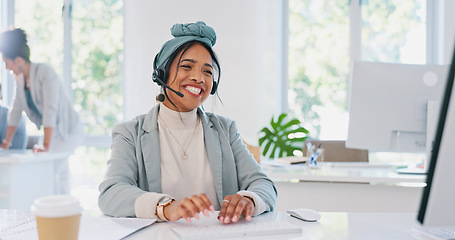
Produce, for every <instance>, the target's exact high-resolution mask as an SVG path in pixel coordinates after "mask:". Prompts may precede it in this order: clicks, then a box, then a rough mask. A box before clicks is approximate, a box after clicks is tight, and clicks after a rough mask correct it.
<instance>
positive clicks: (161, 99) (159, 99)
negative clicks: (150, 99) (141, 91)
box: [156, 93, 165, 102]
mask: <svg viewBox="0 0 455 240" xmlns="http://www.w3.org/2000/svg"><path fill="white" fill-rule="evenodd" d="M164 99H165V97H164V94H162V93H160V94H158V95H157V96H156V101H157V102H164Z"/></svg>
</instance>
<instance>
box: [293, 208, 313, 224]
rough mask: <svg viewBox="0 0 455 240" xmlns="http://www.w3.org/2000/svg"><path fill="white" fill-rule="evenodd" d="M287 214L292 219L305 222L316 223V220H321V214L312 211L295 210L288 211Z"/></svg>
mask: <svg viewBox="0 0 455 240" xmlns="http://www.w3.org/2000/svg"><path fill="white" fill-rule="evenodd" d="M287 213H289V215H291V216H292V217H295V218H298V219H300V220H303V221H306V222H316V221H317V220H319V219H321V214H319V213H318V212H316V211H314V210H312V209H305V208H296V209H292V210H288V211H287Z"/></svg>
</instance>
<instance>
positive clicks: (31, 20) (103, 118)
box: [1, 0, 123, 145]
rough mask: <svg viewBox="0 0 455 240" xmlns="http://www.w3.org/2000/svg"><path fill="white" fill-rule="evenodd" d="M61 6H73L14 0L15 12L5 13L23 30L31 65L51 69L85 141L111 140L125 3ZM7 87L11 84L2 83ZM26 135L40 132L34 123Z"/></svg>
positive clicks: (118, 114) (118, 104) (117, 117)
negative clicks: (68, 98) (76, 114)
mask: <svg viewBox="0 0 455 240" xmlns="http://www.w3.org/2000/svg"><path fill="white" fill-rule="evenodd" d="M6 2H9V1H6V0H3V2H2V3H3V4H2V6H3V5H5V4H6ZM64 2H71V1H63V0H46V1H43V0H15V2H14V13H11V12H8V14H10V15H13V16H14V27H17V28H22V29H24V30H25V31H26V33H27V35H28V43H29V46H30V49H31V60H32V61H33V62H42V63H47V64H49V65H51V66H52V67H53V68H54V70H55V71H56V72H57V74H58V75H59V76H60V77H61V79H62V80H63V81H64V84H65V86H67V89H68V93H69V94H70V96H72V97H73V100H74V105H75V108H76V110H77V111H78V112H79V115H80V117H81V119H82V121H83V122H84V123H85V130H86V134H87V135H88V136H89V138H88V140H90V139H92V138H90V136H99V135H101V136H109V135H110V132H111V129H112V127H113V126H114V125H115V124H117V123H118V122H119V121H121V120H122V117H123V114H122V113H123V111H122V106H123V98H122V94H121V77H122V76H121V60H122V58H121V57H122V55H121V54H122V50H123V15H122V8H123V1H121V0H108V1H104V0H97V1H90V0H78V1H73V3H72V4H71V6H64ZM67 5H68V4H67ZM62 6H64V7H63V8H62ZM65 7H68V8H67V10H68V9H69V11H65ZM88 10H89V11H88ZM6 17H7V16H2V17H1V18H2V19H3V20H4V19H5V18H6ZM4 25H5V24H3V25H2V26H4ZM9 25H12V24H11V23H10V24H8V25H7V26H9ZM4 28H6V27H5V26H4ZM68 33H70V34H68ZM65 71H66V72H65ZM8 77H9V76H8V75H7V74H5V75H2V78H8ZM8 83H10V85H11V84H12V83H13V81H5V85H7V84H8ZM10 87H11V86H9V88H8V89H9V91H11V92H12V89H11V88H10ZM9 104H12V103H9ZM27 130H28V132H29V133H31V134H41V131H42V129H41V130H40V131H37V130H36V127H34V126H33V124H29V125H28V128H27ZM96 139H100V138H96ZM103 139H108V138H107V137H106V138H103ZM92 142H93V141H92ZM87 143H89V144H90V141H88V142H86V144H87ZM109 143H110V142H109V141H107V142H106V143H104V145H108V144H109Z"/></svg>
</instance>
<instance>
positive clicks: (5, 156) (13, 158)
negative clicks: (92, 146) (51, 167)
mask: <svg viewBox="0 0 455 240" xmlns="http://www.w3.org/2000/svg"><path fill="white" fill-rule="evenodd" d="M71 154H72V153H71V152H43V153H34V152H33V151H32V150H8V151H5V152H1V153H0V164H2V163H26V162H38V161H51V160H57V159H66V158H68V157H69V156H70V155H71Z"/></svg>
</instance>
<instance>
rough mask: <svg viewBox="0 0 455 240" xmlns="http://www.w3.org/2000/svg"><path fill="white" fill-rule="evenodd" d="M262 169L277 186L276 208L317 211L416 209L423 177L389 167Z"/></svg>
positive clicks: (267, 167) (395, 210)
mask: <svg viewBox="0 0 455 240" xmlns="http://www.w3.org/2000/svg"><path fill="white" fill-rule="evenodd" d="M262 169H263V170H264V172H265V173H266V174H267V175H268V176H269V177H270V178H271V179H272V180H273V181H274V182H275V185H276V187H277V191H278V202H277V210H278V211H284V210H286V209H290V208H298V207H305V208H311V209H315V210H317V211H320V212H417V210H418V207H419V204H420V198H421V197H422V190H423V187H424V186H425V178H426V176H425V175H410V174H399V173H397V172H396V171H395V169H394V168H391V167H382V168H381V167H358V168H348V167H331V166H328V165H325V166H324V164H321V166H320V167H319V168H318V169H310V168H307V167H306V166H304V165H301V166H299V165H292V166H287V167H271V166H269V165H263V166H262Z"/></svg>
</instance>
